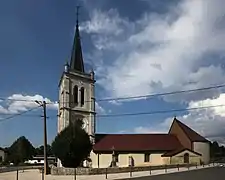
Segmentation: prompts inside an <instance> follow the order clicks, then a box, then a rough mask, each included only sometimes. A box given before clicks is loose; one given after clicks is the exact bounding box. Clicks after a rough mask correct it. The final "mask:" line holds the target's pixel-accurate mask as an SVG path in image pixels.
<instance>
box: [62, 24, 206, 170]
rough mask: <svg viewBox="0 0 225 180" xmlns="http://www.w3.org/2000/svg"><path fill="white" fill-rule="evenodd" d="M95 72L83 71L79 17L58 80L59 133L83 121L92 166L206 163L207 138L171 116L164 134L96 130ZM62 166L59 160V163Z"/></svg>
mask: <svg viewBox="0 0 225 180" xmlns="http://www.w3.org/2000/svg"><path fill="white" fill-rule="evenodd" d="M95 115H96V112H95V77H94V72H93V71H91V72H85V68H84V60H83V55H82V48H81V40H80V32H79V25H78V21H77V24H76V30H75V36H74V42H73V47H72V52H71V59H70V63H66V65H65V69H64V72H63V73H62V76H61V79H60V82H59V110H58V133H59V132H61V131H62V130H63V129H64V128H65V127H66V126H67V125H68V124H69V123H70V122H73V121H76V120H78V119H79V120H82V121H83V128H84V129H85V131H86V132H87V133H88V134H89V136H90V139H91V142H92V143H93V150H92V152H91V154H90V159H91V161H92V163H91V164H92V165H91V167H93V168H105V167H109V166H110V165H112V164H111V163H112V158H115V161H116V166H120V167H124V166H130V165H132V166H143V165H162V164H178V163H179V164H182V163H205V164H207V163H209V161H210V144H209V141H208V140H206V139H205V138H204V137H202V136H201V135H199V134H198V133H197V132H195V131H193V130H192V129H191V128H189V127H188V126H186V125H185V124H183V123H182V122H180V121H179V120H177V119H176V118H174V120H173V123H172V125H171V128H170V130H169V132H168V133H166V134H96V129H95V126H96V123H95V122H96V118H95ZM58 165H59V166H61V163H60V162H59V163H58Z"/></svg>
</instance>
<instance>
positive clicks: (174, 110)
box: [96, 104, 225, 117]
mask: <svg viewBox="0 0 225 180" xmlns="http://www.w3.org/2000/svg"><path fill="white" fill-rule="evenodd" d="M224 106H225V104H220V105H214V106H202V107H196V108H186V109H171V110H161V111H148V112H137V113H124V114H107V115H96V116H97V117H121V116H139V115H153V114H165V113H171V112H181V111H193V110H200V109H209V108H216V107H224Z"/></svg>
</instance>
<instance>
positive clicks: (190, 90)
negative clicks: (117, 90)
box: [62, 84, 225, 103]
mask: <svg viewBox="0 0 225 180" xmlns="http://www.w3.org/2000/svg"><path fill="white" fill-rule="evenodd" d="M223 87H225V84H222V85H216V86H210V87H204V88H197V89H189V90H180V91H171V92H165V93H155V94H146V95H139V96H128V97H116V98H104V99H96V101H98V102H101V101H113V100H114V101H116V100H129V99H139V98H150V97H158V96H168V95H175V94H182V93H190V92H197V91H206V90H211V89H219V88H223ZM85 102H91V101H85ZM62 103H73V102H71V101H70V102H66V101H63V102H62Z"/></svg>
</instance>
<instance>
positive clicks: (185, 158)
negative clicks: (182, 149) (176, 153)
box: [184, 153, 189, 163]
mask: <svg viewBox="0 0 225 180" xmlns="http://www.w3.org/2000/svg"><path fill="white" fill-rule="evenodd" d="M184 163H189V154H188V153H185V154H184Z"/></svg>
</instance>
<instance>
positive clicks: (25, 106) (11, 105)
mask: <svg viewBox="0 0 225 180" xmlns="http://www.w3.org/2000/svg"><path fill="white" fill-rule="evenodd" d="M6 99H7V100H6V101H5V105H4V106H3V105H0V113H1V114H16V113H19V112H23V111H27V110H29V109H32V108H35V107H38V106H39V105H38V104H37V103H36V102H35V101H36V100H37V101H46V103H47V108H50V109H57V108H58V104H57V102H52V101H51V100H50V99H48V98H44V97H43V96H41V95H38V94H36V95H34V96H29V95H22V94H13V95H11V96H9V97H8V98H6ZM3 102H4V101H2V102H1V103H3Z"/></svg>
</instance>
